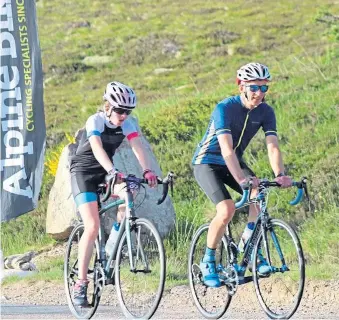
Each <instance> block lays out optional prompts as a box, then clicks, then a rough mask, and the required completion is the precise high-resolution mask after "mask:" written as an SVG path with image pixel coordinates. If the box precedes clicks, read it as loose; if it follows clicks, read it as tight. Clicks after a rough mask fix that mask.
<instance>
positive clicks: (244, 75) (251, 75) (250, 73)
mask: <svg viewBox="0 0 339 320" xmlns="http://www.w3.org/2000/svg"><path fill="white" fill-rule="evenodd" d="M271 79H272V78H271V75H270V72H269V71H268V68H267V67H266V66H265V65H264V64H261V63H257V62H251V63H248V64H246V65H244V66H242V67H241V68H240V69H239V70H238V71H237V80H238V84H240V82H241V81H253V80H267V81H271Z"/></svg>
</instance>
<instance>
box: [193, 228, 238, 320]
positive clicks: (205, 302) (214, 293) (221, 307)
mask: <svg viewBox="0 0 339 320" xmlns="http://www.w3.org/2000/svg"><path fill="white" fill-rule="evenodd" d="M208 228H209V224H204V225H202V226H201V227H200V228H199V229H198V230H197V232H196V233H195V235H194V236H193V239H192V243H191V248H190V252H189V256H188V277H189V283H190V289H191V293H192V296H193V300H194V303H195V305H196V306H197V308H198V310H199V311H200V313H201V314H202V315H203V316H204V317H205V318H208V319H219V318H220V317H222V316H223V314H224V313H225V312H226V310H227V308H228V306H229V304H230V302H231V299H232V296H231V295H229V294H228V291H227V287H226V286H225V285H224V286H221V287H219V288H209V287H207V286H206V285H205V284H204V282H203V277H202V272H201V270H200V266H199V265H200V261H201V259H202V258H203V256H204V254H205V250H206V246H207V232H208ZM216 264H217V268H218V269H222V268H225V267H227V265H228V252H227V245H226V238H225V237H223V238H222V240H221V241H220V242H219V243H218V245H217V249H216Z"/></svg>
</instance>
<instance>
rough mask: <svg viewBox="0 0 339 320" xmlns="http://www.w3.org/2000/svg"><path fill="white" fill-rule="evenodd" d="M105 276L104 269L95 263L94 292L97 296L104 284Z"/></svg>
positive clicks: (99, 294)
mask: <svg viewBox="0 0 339 320" xmlns="http://www.w3.org/2000/svg"><path fill="white" fill-rule="evenodd" d="M105 278H106V276H105V271H104V269H103V268H102V266H101V265H100V264H99V263H97V264H96V266H95V268H94V292H95V294H96V295H98V296H99V297H100V296H101V294H102V291H103V289H104V286H105Z"/></svg>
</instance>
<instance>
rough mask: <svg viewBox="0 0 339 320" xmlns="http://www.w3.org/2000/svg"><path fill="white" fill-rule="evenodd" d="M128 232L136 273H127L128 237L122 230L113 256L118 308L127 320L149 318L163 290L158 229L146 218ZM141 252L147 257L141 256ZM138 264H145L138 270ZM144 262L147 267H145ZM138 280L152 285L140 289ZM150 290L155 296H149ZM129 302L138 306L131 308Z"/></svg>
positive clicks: (162, 256)
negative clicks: (130, 234) (132, 238)
mask: <svg viewBox="0 0 339 320" xmlns="http://www.w3.org/2000/svg"><path fill="white" fill-rule="evenodd" d="M131 233H132V234H133V233H135V238H134V239H135V240H134V241H135V243H134V245H135V248H134V249H135V250H133V253H132V254H133V259H134V261H135V263H136V266H137V269H138V270H139V271H138V272H135V273H134V272H132V271H131V270H130V265H129V257H128V253H126V248H127V235H126V231H125V232H124V234H123V235H122V238H121V240H120V243H119V247H118V252H117V257H116V267H115V284H116V290H117V296H118V300H119V303H120V306H121V309H122V311H123V313H124V315H125V316H126V317H127V318H132V319H140V318H142V319H150V318H151V317H152V316H153V314H154V313H155V311H156V310H157V308H158V306H159V303H160V300H161V298H162V294H163V291H164V286H165V277H166V258H165V249H164V246H163V242H162V239H161V237H160V235H159V232H158V230H157V229H156V228H155V226H154V225H153V223H152V222H151V221H149V220H147V219H144V218H138V219H136V220H135V222H134V224H133V227H132V228H131ZM141 250H142V252H143V254H144V256H145V257H146V258H145V257H142V254H141ZM139 257H140V260H139ZM139 263H142V264H144V265H143V266H141V267H140V268H139ZM145 263H148V264H149V265H148V266H145ZM148 275H149V276H148ZM153 276H154V279H153ZM139 280H141V283H145V282H146V281H147V280H150V281H151V286H149V285H147V286H144V288H143V286H142V285H140V284H139V285H138V283H139ZM128 285H129V286H128ZM125 288H127V290H125ZM143 289H144V290H143ZM153 289H154V290H153ZM152 290H153V291H154V294H152ZM136 297H137V298H136ZM130 301H132V303H136V304H138V305H137V306H136V305H134V306H131V305H130Z"/></svg>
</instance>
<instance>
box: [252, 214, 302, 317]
mask: <svg viewBox="0 0 339 320" xmlns="http://www.w3.org/2000/svg"><path fill="white" fill-rule="evenodd" d="M265 232H266V235H267V242H268V247H269V251H270V256H271V262H272V266H273V265H274V264H276V263H275V261H278V263H279V261H280V263H281V264H282V261H281V257H280V256H279V253H278V251H277V249H276V248H277V245H276V244H275V243H274V238H275V239H277V240H278V241H277V242H278V244H279V247H280V248H281V251H282V253H283V255H284V259H285V261H286V263H285V264H286V265H288V268H289V270H286V271H284V272H276V273H272V274H271V275H269V276H268V277H267V278H266V277H262V276H260V274H259V273H258V271H257V265H258V261H257V259H253V262H252V263H253V282H254V286H255V291H256V295H257V298H258V300H259V303H260V305H261V307H262V309H263V310H264V311H265V313H266V314H267V315H268V316H269V317H270V318H271V319H289V318H290V317H292V315H293V314H294V313H295V312H296V310H297V309H298V307H299V304H300V302H301V299H302V295H303V291H304V285H305V259H304V254H303V250H302V246H301V243H300V240H299V237H298V235H297V233H296V232H295V230H294V229H293V228H292V227H291V226H290V225H289V224H288V223H286V222H284V221H282V220H280V219H270V220H269V222H268V228H267V229H266V230H265ZM283 232H287V233H284V235H283ZM287 235H289V236H290V238H288V237H287ZM262 239H263V231H262V230H261V231H260V234H259V237H258V240H257V243H256V245H255V247H254V252H253V256H254V257H256V256H257V254H258V250H259V249H260V247H262V245H261V244H262ZM291 240H292V241H291ZM289 241H290V242H289ZM288 247H290V248H292V249H295V252H292V250H287V249H288ZM284 248H285V249H284ZM261 250H262V253H263V255H264V256H265V255H266V253H265V249H264V248H261ZM284 251H285V252H284ZM275 267H277V266H275ZM278 267H280V266H279V265H278ZM279 275H281V277H282V275H286V281H287V282H286V283H283V282H282V280H281V279H280V278H279ZM275 276H277V277H276V278H274V277H275ZM296 276H299V278H300V280H299V283H296V281H295V280H294V279H293V278H295V277H296ZM273 278H274V279H273ZM281 283H283V285H281ZM287 285H289V287H288V286H287ZM265 288H269V290H270V293H269V295H268V296H270V298H267V299H266V298H265V296H264V289H265ZM274 288H277V290H279V291H280V292H279V293H277V294H274V292H273V291H274ZM282 290H284V292H282ZM292 290H293V291H295V292H296V296H295V297H294V296H293V299H292V301H293V303H292V305H291V306H290V307H288V310H285V308H284V306H282V304H283V303H284V304H285V303H288V300H289V299H288V298H289V295H291V294H292ZM275 297H276V298H275ZM274 299H275V300H276V301H277V302H276V304H277V305H278V304H279V306H275V309H276V310H278V311H279V313H278V312H277V311H274V310H273V306H269V305H268V304H269V303H272V304H273V303H275V301H273V300H274Z"/></svg>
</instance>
